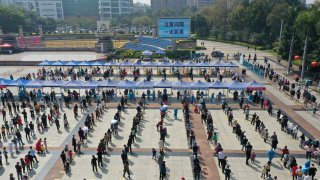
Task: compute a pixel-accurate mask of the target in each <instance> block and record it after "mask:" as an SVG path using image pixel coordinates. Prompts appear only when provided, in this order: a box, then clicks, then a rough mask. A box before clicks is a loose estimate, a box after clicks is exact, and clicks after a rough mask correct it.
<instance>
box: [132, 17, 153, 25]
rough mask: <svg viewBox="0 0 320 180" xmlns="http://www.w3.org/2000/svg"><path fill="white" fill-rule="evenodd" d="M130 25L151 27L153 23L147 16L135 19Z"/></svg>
mask: <svg viewBox="0 0 320 180" xmlns="http://www.w3.org/2000/svg"><path fill="white" fill-rule="evenodd" d="M131 23H132V25H135V26H140V25H142V26H151V25H153V21H152V20H151V19H150V18H149V17H148V16H140V17H135V18H134V19H133V20H132V21H131Z"/></svg>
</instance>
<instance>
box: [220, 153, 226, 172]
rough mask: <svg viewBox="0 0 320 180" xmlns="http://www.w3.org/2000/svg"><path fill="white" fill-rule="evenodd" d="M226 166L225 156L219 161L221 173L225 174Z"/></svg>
mask: <svg viewBox="0 0 320 180" xmlns="http://www.w3.org/2000/svg"><path fill="white" fill-rule="evenodd" d="M226 166H227V156H225V157H224V158H223V159H222V160H221V169H222V173H225V170H226Z"/></svg>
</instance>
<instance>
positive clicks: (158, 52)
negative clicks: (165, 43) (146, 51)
mask: <svg viewBox="0 0 320 180" xmlns="http://www.w3.org/2000/svg"><path fill="white" fill-rule="evenodd" d="M156 54H160V55H164V54H166V52H164V51H162V50H158V51H156Z"/></svg>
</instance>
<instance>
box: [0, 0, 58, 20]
mask: <svg viewBox="0 0 320 180" xmlns="http://www.w3.org/2000/svg"><path fill="white" fill-rule="evenodd" d="M0 4H3V5H12V6H17V7H21V8H24V9H26V10H29V11H35V12H36V13H37V14H38V15H40V16H41V17H45V18H49V17H50V18H53V19H56V20H63V19H64V14H63V4H62V0H0Z"/></svg>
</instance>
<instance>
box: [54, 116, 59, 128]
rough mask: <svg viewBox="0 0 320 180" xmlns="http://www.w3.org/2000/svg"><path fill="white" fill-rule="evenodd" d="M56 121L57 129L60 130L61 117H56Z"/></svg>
mask: <svg viewBox="0 0 320 180" xmlns="http://www.w3.org/2000/svg"><path fill="white" fill-rule="evenodd" d="M54 122H55V124H56V127H57V130H58V131H60V122H59V119H58V118H56V120H55V121H54Z"/></svg>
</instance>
